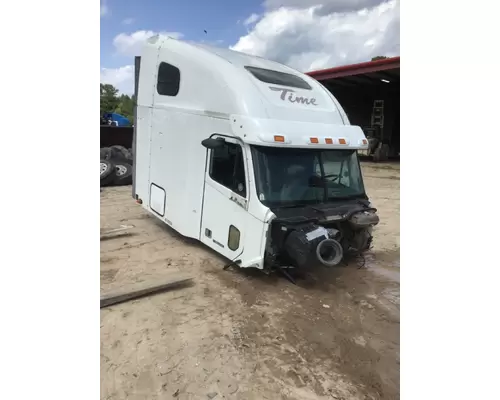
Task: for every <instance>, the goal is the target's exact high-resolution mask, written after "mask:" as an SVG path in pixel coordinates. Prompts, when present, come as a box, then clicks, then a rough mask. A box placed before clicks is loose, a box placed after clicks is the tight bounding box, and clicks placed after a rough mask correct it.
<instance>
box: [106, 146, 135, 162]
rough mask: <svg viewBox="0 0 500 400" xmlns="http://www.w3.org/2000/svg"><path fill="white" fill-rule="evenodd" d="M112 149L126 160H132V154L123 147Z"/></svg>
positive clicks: (113, 147)
mask: <svg viewBox="0 0 500 400" xmlns="http://www.w3.org/2000/svg"><path fill="white" fill-rule="evenodd" d="M111 148H112V149H113V150H115V151H116V153H120V154H121V155H122V156H123V158H125V159H126V160H128V159H129V158H132V154H131V153H130V152H129V151H128V150H127V149H126V148H125V147H123V146H120V145H113V146H111ZM117 155H118V154H117Z"/></svg>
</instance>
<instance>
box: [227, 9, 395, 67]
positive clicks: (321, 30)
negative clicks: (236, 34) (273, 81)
mask: <svg viewBox="0 0 500 400" xmlns="http://www.w3.org/2000/svg"><path fill="white" fill-rule="evenodd" d="M264 5H265V7H266V9H267V12H266V13H265V14H264V15H263V17H262V18H261V19H260V20H259V21H258V22H257V24H256V25H255V26H254V27H253V28H252V29H251V31H250V32H249V33H248V34H247V35H245V36H242V37H240V39H239V40H238V42H237V43H236V44H235V45H234V46H232V47H231V48H232V49H234V50H238V51H242V52H245V53H249V54H255V55H259V56H262V57H265V58H269V59H272V60H275V61H278V62H281V63H283V64H287V65H290V66H291V67H294V68H296V69H298V70H301V71H312V70H316V69H322V68H329V67H334V66H337V65H345V64H350V63H355V62H362V61H369V60H370V59H371V58H372V57H374V56H378V55H384V56H395V55H399V0H389V1H384V0H323V1H320V0H266V1H265V3H264ZM281 5H283V6H281ZM367 7H369V8H367Z"/></svg>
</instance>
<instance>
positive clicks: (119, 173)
mask: <svg viewBox="0 0 500 400" xmlns="http://www.w3.org/2000/svg"><path fill="white" fill-rule="evenodd" d="M125 172H127V168H125V167H124V166H123V165H117V166H116V175H117V176H122V175H123V174H125Z"/></svg>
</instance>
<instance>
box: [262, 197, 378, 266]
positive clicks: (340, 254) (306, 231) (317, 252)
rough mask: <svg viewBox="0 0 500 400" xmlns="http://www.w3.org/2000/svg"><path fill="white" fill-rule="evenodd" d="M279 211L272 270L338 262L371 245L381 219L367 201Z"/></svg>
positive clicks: (268, 261) (272, 235) (271, 239)
mask: <svg viewBox="0 0 500 400" xmlns="http://www.w3.org/2000/svg"><path fill="white" fill-rule="evenodd" d="M275 214H276V218H275V219H274V220H273V221H272V222H271V225H270V229H269V233H268V245H267V250H266V258H265V265H266V266H267V267H268V268H270V269H275V268H283V267H296V268H301V269H303V268H312V267H315V266H320V265H323V266H325V267H333V266H335V265H338V264H340V263H341V262H342V261H343V260H344V259H345V258H346V257H347V256H349V255H359V254H361V253H363V252H364V251H366V250H368V249H369V248H370V245H371V242H372V229H373V227H374V226H375V225H377V224H378V222H379V217H378V215H377V210H376V209H375V208H372V207H371V206H370V205H369V203H368V202H364V201H357V202H354V203H347V204H342V205H332V204H328V205H327V204H322V205H315V206H304V207H301V208H293V209H292V210H290V209H285V210H280V209H277V210H275Z"/></svg>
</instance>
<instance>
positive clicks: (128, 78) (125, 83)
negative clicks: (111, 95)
mask: <svg viewBox="0 0 500 400" xmlns="http://www.w3.org/2000/svg"><path fill="white" fill-rule="evenodd" d="M101 83H109V84H111V85H113V86H114V87H115V88H117V89H118V90H119V91H120V93H124V94H128V95H132V94H133V93H134V66H133V65H125V66H124V67H120V68H101Z"/></svg>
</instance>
